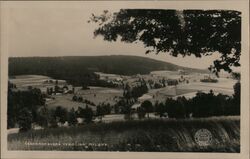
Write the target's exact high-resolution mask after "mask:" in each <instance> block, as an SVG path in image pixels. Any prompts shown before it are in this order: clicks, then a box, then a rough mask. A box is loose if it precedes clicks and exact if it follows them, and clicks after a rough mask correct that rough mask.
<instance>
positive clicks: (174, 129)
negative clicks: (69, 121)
mask: <svg viewBox="0 0 250 159" xmlns="http://www.w3.org/2000/svg"><path fill="white" fill-rule="evenodd" d="M200 129H207V130H209V131H210V132H211V134H212V142H211V145H209V146H206V147H204V146H199V145H198V144H197V143H196V142H195V139H194V135H195V133H196V132H197V131H198V130H200ZM8 149H9V150H68V151H155V152H240V119H239V117H214V118H204V119H183V120H175V119H168V120H139V121H126V122H122V121H121V122H113V123H99V124H89V125H83V126H78V127H70V128H54V129H44V130H32V131H29V132H25V133H18V134H9V135H8Z"/></svg>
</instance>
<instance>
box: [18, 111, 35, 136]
mask: <svg viewBox="0 0 250 159" xmlns="http://www.w3.org/2000/svg"><path fill="white" fill-rule="evenodd" d="M19 114H20V115H19V117H18V124H19V128H20V132H24V131H28V130H30V129H31V124H32V113H31V112H30V111H29V110H28V109H27V108H23V109H21V110H20V113H19Z"/></svg>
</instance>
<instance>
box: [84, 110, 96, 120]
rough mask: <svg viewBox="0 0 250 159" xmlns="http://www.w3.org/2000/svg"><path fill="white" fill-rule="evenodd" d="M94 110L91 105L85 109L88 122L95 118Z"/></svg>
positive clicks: (85, 117)
mask: <svg viewBox="0 0 250 159" xmlns="http://www.w3.org/2000/svg"><path fill="white" fill-rule="evenodd" d="M93 115H94V113H93V110H92V109H91V108H89V107H86V108H85V110H84V116H83V117H84V119H85V122H86V123H90V122H91V121H92V119H93Z"/></svg>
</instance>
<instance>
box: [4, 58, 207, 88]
mask: <svg viewBox="0 0 250 159" xmlns="http://www.w3.org/2000/svg"><path fill="white" fill-rule="evenodd" d="M179 69H182V70H186V71H188V72H189V71H190V72H193V71H195V72H205V71H206V70H198V69H191V68H185V67H181V66H177V65H174V64H171V63H167V62H162V61H157V60H153V59H150V58H145V57H139V56H121V55H113V56H67V57H13V58H9V76H15V75H30V74H35V75H44V76H49V77H52V78H55V79H63V80H66V81H67V82H69V83H71V84H73V85H82V84H83V81H84V82H85V84H87V85H89V84H90V83H92V84H93V83H95V85H96V82H97V81H98V75H96V74H95V73H94V72H103V73H112V74H120V75H135V74H148V73H150V72H151V71H155V70H169V71H177V70H179Z"/></svg>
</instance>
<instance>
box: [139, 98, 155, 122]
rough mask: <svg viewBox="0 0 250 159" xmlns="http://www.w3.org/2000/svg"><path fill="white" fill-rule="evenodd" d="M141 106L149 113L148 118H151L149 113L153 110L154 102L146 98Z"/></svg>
mask: <svg viewBox="0 0 250 159" xmlns="http://www.w3.org/2000/svg"><path fill="white" fill-rule="evenodd" d="M141 107H142V108H143V109H144V110H145V112H146V113H147V114H148V118H149V113H150V112H152V111H153V105H152V103H151V102H150V101H149V100H145V101H144V102H142V104H141Z"/></svg>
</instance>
